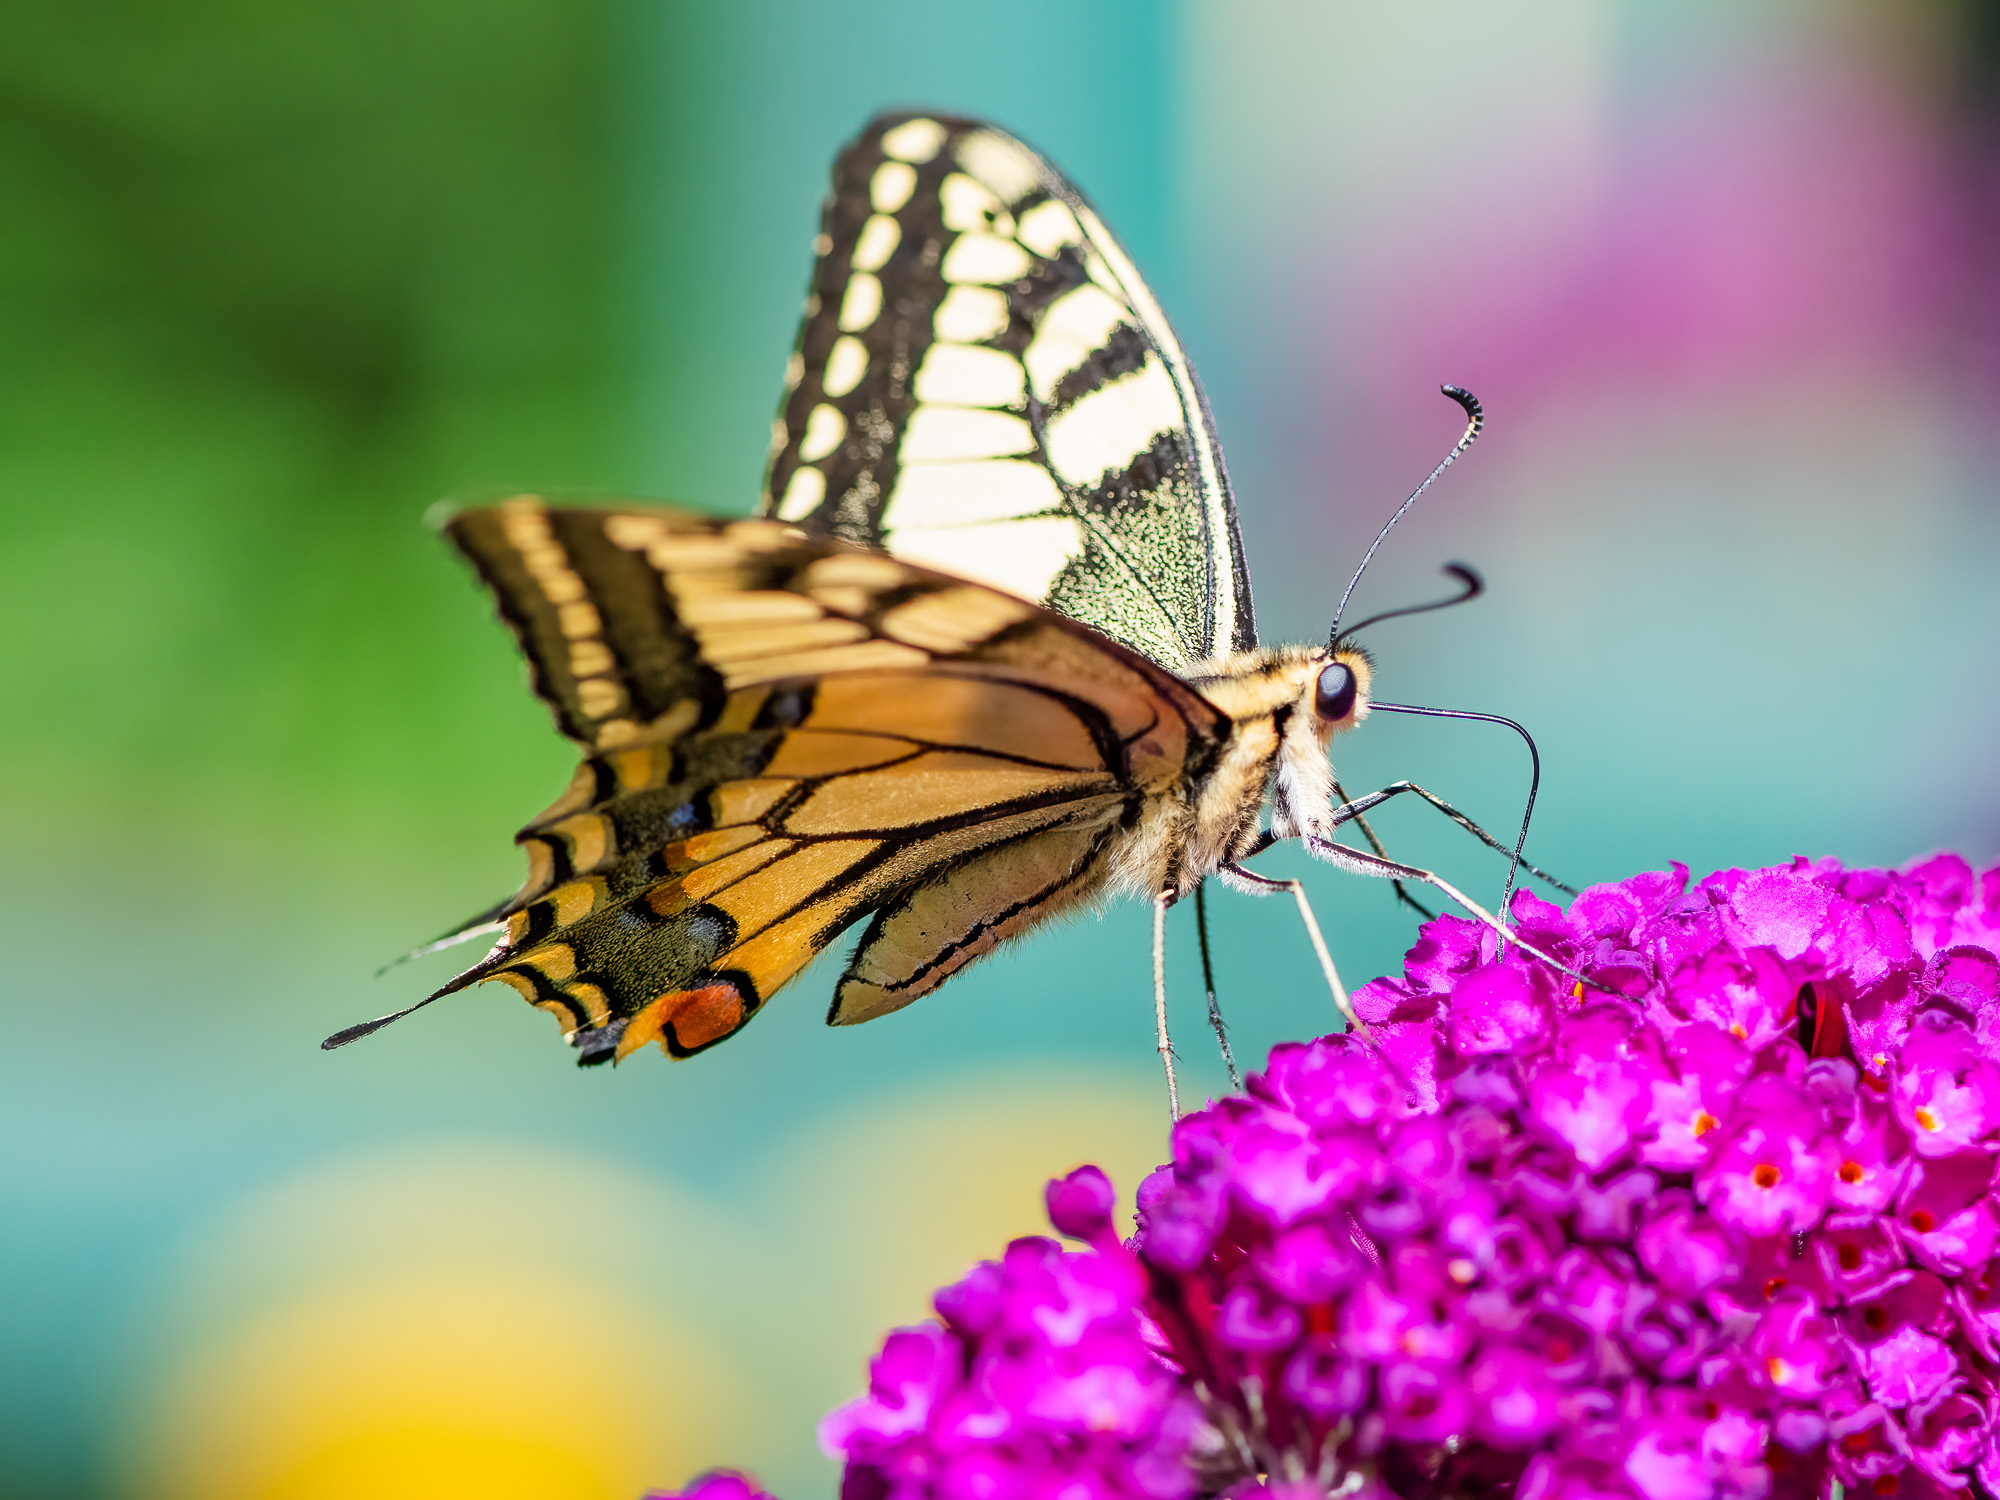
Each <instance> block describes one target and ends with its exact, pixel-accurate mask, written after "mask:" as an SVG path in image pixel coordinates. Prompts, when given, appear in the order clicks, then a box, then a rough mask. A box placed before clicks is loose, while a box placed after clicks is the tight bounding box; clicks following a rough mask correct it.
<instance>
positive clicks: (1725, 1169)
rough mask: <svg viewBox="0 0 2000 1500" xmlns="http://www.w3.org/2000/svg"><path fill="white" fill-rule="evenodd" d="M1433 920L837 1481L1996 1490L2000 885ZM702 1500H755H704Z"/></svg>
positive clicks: (893, 1417) (878, 1413)
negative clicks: (1558, 969) (1337, 1020)
mask: <svg viewBox="0 0 2000 1500" xmlns="http://www.w3.org/2000/svg"><path fill="white" fill-rule="evenodd" d="M1513 915H1514V917H1515V919H1516V922H1517V923H1518V925H1519V928H1520V930H1521V932H1522V934H1523V936H1524V937H1526V938H1528V939H1529V940H1530V941H1531V942H1533V943H1534V944H1535V946H1536V947H1538V948H1540V949H1542V950H1543V951H1544V952H1549V953H1553V954H1555V955H1557V956H1558V957H1560V958H1562V959H1563V960H1564V961H1565V962H1566V963H1568V964H1569V965H1571V966H1572V967H1574V968H1575V969H1576V970H1577V971H1578V972H1579V973H1581V974H1582V975H1584V976H1585V978H1586V980H1587V981H1588V984H1590V985H1595V986H1597V988H1595V989H1592V988H1589V987H1587V986H1586V985H1578V984H1575V983H1574V982H1573V981H1569V980H1566V979H1562V978H1561V977H1560V976H1558V975H1556V974H1555V973H1554V972H1553V971H1552V970H1550V969H1549V968H1548V967H1547V966H1546V965H1545V964H1543V963H1541V962H1540V961H1539V960H1535V959H1531V958H1528V957H1526V956H1524V955H1523V953H1522V951H1521V948H1520V947H1519V946H1514V945H1510V946H1509V947H1508V948H1507V951H1505V952H1504V953H1503V952H1502V951H1500V948H1501V945H1500V944H1499V943H1498V941H1497V940H1496V939H1495V937H1494V935H1493V934H1492V933H1491V932H1489V931H1487V930H1485V929H1483V928H1481V927H1480V926H1478V925H1477V924H1474V923H1471V922H1464V921H1458V920H1456V919H1453V918H1449V917H1446V918H1440V919H1438V920H1436V921H1433V922H1431V923H1429V924H1428V925H1427V926H1426V927H1425V928H1424V930H1423V933H1422V935H1421V936H1420V939H1419V941H1418V943H1417V944H1416V946H1415V947H1414V948H1413V949H1412V950H1411V952H1410V955H1409V961H1408V964H1407V965H1406V968H1405V970H1404V972H1403V974H1401V975H1400V976H1397V977H1395V978H1390V979H1382V980H1377V981H1375V982H1374V983H1372V984H1369V985H1366V986H1364V987H1363V988H1362V989H1361V990H1359V991H1357V992H1356V995H1355V1001H1356V1005H1357V1008H1358V1009H1359V1010H1360V1012H1361V1014H1362V1015H1363V1016H1364V1018H1366V1019H1367V1020H1368V1021H1369V1022H1370V1025H1371V1030H1372V1031H1373V1032H1374V1034H1375V1036H1376V1038H1377V1045H1376V1046H1375V1047H1373V1048H1371V1047H1370V1046H1368V1045H1365V1044H1364V1043H1363V1042H1362V1041H1361V1040H1360V1039H1359V1038H1357V1037H1353V1036H1347V1035H1335V1036H1330V1037H1325V1038H1322V1039H1321V1040H1319V1041H1315V1042H1311V1043H1306V1044H1288V1045H1285V1046H1281V1047H1278V1048H1277V1049H1275V1050H1274V1051H1273V1052H1272V1054H1271V1056H1270V1059H1269V1062H1268V1064H1267V1065H1266V1067H1265V1068H1264V1070H1263V1071H1262V1072H1260V1073H1255V1074H1252V1075H1251V1077H1250V1078H1249V1080H1248V1082H1247V1086H1246V1088H1245V1091H1244V1093H1243V1094H1241V1095H1238V1096H1232V1097H1230V1098H1226V1099H1223V1100H1221V1101H1219V1102H1217V1103H1215V1104H1213V1105H1211V1106H1210V1107H1209V1108H1208V1109H1206V1110H1204V1111H1201V1112H1200V1113H1198V1114H1194V1115H1191V1116H1189V1117H1187V1118H1185V1119H1183V1120H1181V1121H1180V1122H1178V1124H1177V1125H1176V1127H1175V1131H1174V1139H1173V1152H1172V1160H1171V1161H1170V1162H1169V1163H1168V1164H1167V1165H1166V1166H1163V1167H1161V1168H1159V1169H1158V1170H1157V1171H1156V1172H1154V1173H1153V1174H1152V1175H1151V1176H1150V1177H1148V1178H1147V1179H1146V1180H1145V1181H1144V1182H1142V1183H1141V1184H1139V1186H1138V1193H1137V1202H1138V1215H1137V1222H1136V1230H1135V1233H1134V1234H1133V1235H1132V1237H1131V1238H1130V1239H1129V1240H1128V1241H1126V1242H1125V1243H1122V1244H1121V1243H1119V1242H1118V1240H1117V1239H1116V1237H1115V1231H1114V1230H1113V1229H1112V1228H1111V1213H1112V1210H1111V1204H1112V1202H1113V1198H1112V1193H1111V1187H1110V1184H1109V1182H1108V1181H1107V1180H1106V1179H1105V1178H1104V1176H1103V1174H1102V1173H1100V1172H1098V1171H1097V1170H1096V1169H1095V1168H1083V1169H1080V1170H1079V1171H1078V1172H1076V1173H1073V1174H1071V1176H1069V1177H1067V1178H1064V1179H1059V1180H1058V1181H1056V1182H1053V1183H1051V1184H1050V1185H1049V1190H1048V1205H1049V1211H1050V1217H1051V1220H1052V1222H1054V1224H1055V1225H1056V1227H1057V1229H1058V1230H1059V1231H1061V1232H1063V1233H1065V1234H1067V1235H1069V1236H1071V1237H1072V1238H1074V1239H1076V1240H1079V1241H1082V1242H1083V1244H1084V1246H1085V1248H1083V1249H1070V1250H1065V1249H1062V1248H1060V1247H1059V1246H1058V1245H1056V1244H1055V1243H1054V1242H1052V1241H1048V1240H1018V1241H1016V1242H1015V1243H1014V1244H1013V1245H1011V1246H1010V1247H1008V1249H1007V1251H1006V1254H1005V1255H1004V1256H1002V1257H1001V1258H1000V1259H999V1260H998V1261H994V1262H989V1263H987V1264H985V1265H982V1266H980V1267H978V1268H976V1269H975V1270H974V1271H973V1272H972V1273H971V1275H969V1276H968V1277H967V1278H966V1280H965V1281H963V1282H961V1283H959V1284H957V1285H955V1286H953V1287H948V1288H946V1289H945V1290H944V1291H942V1292H940V1293H939V1294H938V1297H937V1301H936V1307H937V1310H938V1314H939V1319H940V1321H939V1322H937V1323H932V1324H927V1325H924V1326H923V1327H921V1328H917V1329H905V1330H900V1331H898V1332H897V1333H895V1334H892V1335H891V1336H890V1338H889V1340H888V1342H887V1343H886V1344H885V1345H884V1347H883V1350H882V1352H881V1354H880V1355H879V1356H878V1358H877V1360H876V1362H875V1367H874V1370H873V1374H872V1378H871V1383H870V1387H869V1390H868V1393H867V1394H865V1395H864V1396H862V1397H861V1398H859V1399H858V1400H856V1401H855V1402H852V1403H850V1404H849V1405H848V1406H845V1407H842V1408H841V1409H840V1410H838V1411H836V1412H834V1413H833V1414H832V1415H831V1416H829V1417H828V1418H827V1420H826V1423H825V1424H824V1425H823V1426H822V1429H821V1440H822V1443H823V1445H824V1446H825V1447H826V1449H827V1451H828V1452H829V1453H830V1454H833V1455H834V1456H837V1457H839V1458H842V1459H843V1460H844V1461H845V1463H846V1479H845V1482H844V1485H843V1497H844V1500H929V1497H932V1496H938V1497H945V1500H1013V1497H1016V1496H1019V1497H1021V1500H1032V1497H1041V1496H1052V1497H1053V1496H1063V1497H1070V1496H1074V1497H1077V1500H1084V1497H1086V1496H1087V1497H1089V1500H1100V1497H1101V1500H1194V1497H1197V1496H1203V1497H1206V1496H1225V1495H1226V1496H1228V1497H1230V1500H1239V1497H1240V1500H1248V1497H1251V1496H1261V1495H1263V1494H1265V1493H1268V1494H1269V1495H1271V1496H1273V1497H1280V1496H1282V1500H1314V1497H1327V1496H1358V1497H1362V1500H1378V1497H1380V1500H1388V1497H1403V1500H1448V1497H1461V1496H1484V1495H1492V1496H1494V1497H1506V1500H1586V1497H1589V1500H1600V1497H1601V1500H1611V1497H1619V1500H1818V1497H1823V1496H1824V1495H1826V1494H1827V1493H1828V1492H1829V1489H1830V1486H1831V1485H1832V1484H1833V1483H1835V1482H1838V1483H1840V1484H1841V1485H1843V1486H1845V1487H1846V1489H1847V1492H1848V1493H1849V1494H1856V1493H1861V1492H1866V1493H1867V1494H1868V1495H1871V1496H1888V1495H1892V1494H1902V1495H1905V1496H1907V1497H1910V1500H1917V1497H1922V1500H1946V1497H1950V1496H1963V1495H1968V1494H1969V1493H1972V1492H1978V1493H1986V1494H1992V1493H2000V1444H1996V1442H1995V1402H1996V1399H2000V1394H1997V1393H2000V1203H1997V1202H1996V1194H1995V1186H1994V1184H1995V1162H1996V1157H2000V870H1995V871H1987V872H1985V873H1984V874H1975V873H1974V872H1973V871H1972V870H1971V868H1970V867H1969V866H1967V865H1965V863H1964V862H1963V861H1961V860H1957V859H1955V858H1954V857H1950V856H1941V857H1939V858H1936V859H1932V860H1928V861H1925V862H1923V863H1921V864H1918V865H1915V866H1912V867H1910V868H1909V869H1907V870H1904V871H1901V872H1894V871H1883V870H1846V869H1843V868H1841V867H1840V866H1839V865H1837V864H1834V863H1832V862H1830V861H1823V862H1819V863H1811V862H1807V861H1804V860H1799V861H1795V862H1793V863H1792V864H1789V865H1785V866H1780V867H1776V868H1772V869H1767V870H1756V871H1741V870H1730V871H1723V872H1721V873H1719V874H1716V875H1711V876H1709V877H1708V878H1706V879H1704V880H1701V881H1698V882H1693V883H1690V882H1689V880H1688V877H1687V871H1686V870H1685V869H1682V868H1680V867H1678V866H1677V867H1676V868H1675V869H1674V870H1673V871H1672V872H1671V873H1660V872H1652V873H1648V874H1645V875H1641V876H1637V877H1635V878H1633V879H1631V880H1627V881H1622V882H1619V883H1617V884H1615V885H1607V886H1598V887H1594V888H1593V889H1591V890H1589V891H1586V892H1584V893H1583V894H1582V895H1581V896H1579V897H1578V898H1577V899H1576V900H1575V901H1574V902H1573V903H1572V904H1571V905H1570V907H1569V908H1568V909H1567V910H1563V909H1559V908H1557V907H1554V906H1551V905H1549V904H1547V903H1545V902H1541V901H1539V900H1537V899H1535V898H1534V897H1532V896H1529V895H1525V894H1524V895H1521V896H1519V897H1517V898H1516V900H1515V903H1514V907H1513ZM702 1500H754V1497H750V1496H735V1495H730V1496H722V1495H716V1496H703V1497H702Z"/></svg>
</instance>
